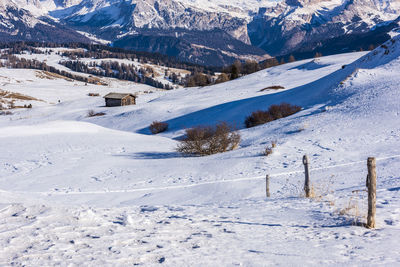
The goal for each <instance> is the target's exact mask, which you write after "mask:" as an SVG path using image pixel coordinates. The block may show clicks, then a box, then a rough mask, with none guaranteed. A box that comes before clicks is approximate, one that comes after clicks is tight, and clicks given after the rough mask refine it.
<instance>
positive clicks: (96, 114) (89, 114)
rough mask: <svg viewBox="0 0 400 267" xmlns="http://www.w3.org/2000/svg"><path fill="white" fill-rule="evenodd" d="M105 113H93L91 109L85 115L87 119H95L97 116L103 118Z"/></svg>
mask: <svg viewBox="0 0 400 267" xmlns="http://www.w3.org/2000/svg"><path fill="white" fill-rule="evenodd" d="M104 115H106V113H104V112H95V111H94V110H93V109H91V110H89V111H88V113H87V116H88V117H97V116H104Z"/></svg>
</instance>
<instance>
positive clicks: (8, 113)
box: [0, 111, 13, 115]
mask: <svg viewBox="0 0 400 267" xmlns="http://www.w3.org/2000/svg"><path fill="white" fill-rule="evenodd" d="M12 114H13V113H12V112H11V111H0V115H12Z"/></svg>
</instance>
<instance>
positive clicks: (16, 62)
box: [0, 54, 99, 84]
mask: <svg viewBox="0 0 400 267" xmlns="http://www.w3.org/2000/svg"><path fill="white" fill-rule="evenodd" d="M1 59H3V60H2V61H0V67H7V68H13V69H36V70H42V71H47V72H52V73H55V74H58V75H61V76H64V77H66V78H69V79H73V80H77V81H81V82H85V83H93V84H98V83H99V81H98V80H96V79H90V78H88V77H84V76H79V75H75V74H72V73H70V72H68V71H64V70H59V69H57V68H55V67H53V66H49V65H47V64H46V63H44V62H41V61H38V60H34V59H33V60H31V59H25V58H18V57H16V56H14V55H7V54H3V55H1Z"/></svg>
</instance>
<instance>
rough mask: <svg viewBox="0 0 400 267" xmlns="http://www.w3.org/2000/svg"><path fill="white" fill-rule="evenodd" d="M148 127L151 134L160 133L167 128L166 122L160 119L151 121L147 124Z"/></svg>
mask: <svg viewBox="0 0 400 267" xmlns="http://www.w3.org/2000/svg"><path fill="white" fill-rule="evenodd" d="M149 129H150V132H151V133H152V134H158V133H162V132H165V131H166V130H168V123H166V122H161V121H153V123H152V124H151V125H150V126H149Z"/></svg>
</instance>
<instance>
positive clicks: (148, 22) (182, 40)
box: [0, 0, 400, 66]
mask: <svg viewBox="0 0 400 267" xmlns="http://www.w3.org/2000/svg"><path fill="white" fill-rule="evenodd" d="M232 2H234V3H232ZM399 17H400V0H391V1H389V0H332V1H325V0H281V1H280V0H247V1H245V0H238V1H228V0H213V1H209V0H163V1H160V0H128V1H125V0H0V19H1V21H0V40H1V41H3V42H4V41H16V40H24V41H40V42H42V41H46V42H101V43H108V44H110V45H113V46H118V47H122V48H127V49H133V50H139V51H147V52H158V53H162V54H167V55H170V56H174V57H177V58H178V59H180V60H183V61H190V62H194V63H198V64H203V65H214V66H222V65H226V64H230V63H232V62H233V61H234V60H235V59H238V58H239V59H242V60H246V59H253V60H257V61H261V60H264V59H267V58H269V57H271V56H283V55H286V56H287V55H290V54H293V55H295V56H296V57H306V56H310V55H312V54H314V53H315V52H320V53H323V54H333V53H340V52H348V51H354V50H359V49H367V48H368V47H369V46H370V45H377V44H380V43H382V42H384V41H386V40H387V39H389V38H390V37H391V36H393V35H395V34H397V30H398V28H399V22H400V18H399Z"/></svg>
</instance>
